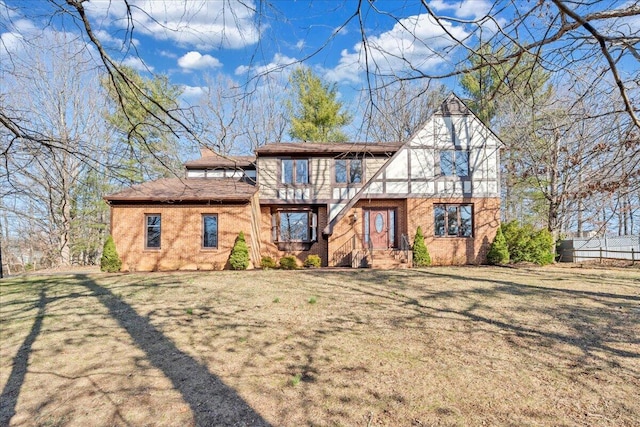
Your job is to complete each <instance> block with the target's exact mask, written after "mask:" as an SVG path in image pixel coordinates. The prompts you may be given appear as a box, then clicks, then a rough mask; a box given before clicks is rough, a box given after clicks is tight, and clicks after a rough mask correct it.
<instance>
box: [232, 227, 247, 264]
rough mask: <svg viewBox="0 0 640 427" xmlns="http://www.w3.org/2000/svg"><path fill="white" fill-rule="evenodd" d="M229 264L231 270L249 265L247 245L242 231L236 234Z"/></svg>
mask: <svg viewBox="0 0 640 427" xmlns="http://www.w3.org/2000/svg"><path fill="white" fill-rule="evenodd" d="M229 265H231V269H232V270H246V269H247V268H248V267H249V247H248V246H247V242H246V241H245V239H244V233H243V232H242V231H241V232H240V234H238V237H237V238H236V242H235V243H234V245H233V249H231V256H230V257H229Z"/></svg>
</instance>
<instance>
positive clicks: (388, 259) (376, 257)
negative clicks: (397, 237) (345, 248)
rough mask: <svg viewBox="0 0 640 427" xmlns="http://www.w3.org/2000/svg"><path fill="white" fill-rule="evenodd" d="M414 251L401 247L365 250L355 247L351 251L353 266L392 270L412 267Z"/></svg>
mask: <svg viewBox="0 0 640 427" xmlns="http://www.w3.org/2000/svg"><path fill="white" fill-rule="evenodd" d="M412 261H413V251H403V250H400V249H373V250H372V251H365V250H362V249H354V250H353V251H352V253H351V267H352V268H375V269H380V270H390V269H394V268H411V266H412V264H413V263H412Z"/></svg>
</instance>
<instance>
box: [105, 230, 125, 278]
mask: <svg viewBox="0 0 640 427" xmlns="http://www.w3.org/2000/svg"><path fill="white" fill-rule="evenodd" d="M121 267H122V260H121V259H120V257H119V256H118V251H117V250H116V244H115V242H114V241H113V237H111V235H109V236H108V237H107V240H106V241H105V242H104V247H103V248H102V258H100V270H101V271H105V272H107V273H117V272H118V271H120V268H121Z"/></svg>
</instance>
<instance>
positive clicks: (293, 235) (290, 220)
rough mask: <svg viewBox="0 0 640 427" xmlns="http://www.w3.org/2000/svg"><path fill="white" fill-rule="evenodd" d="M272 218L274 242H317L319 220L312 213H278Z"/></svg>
mask: <svg viewBox="0 0 640 427" xmlns="http://www.w3.org/2000/svg"><path fill="white" fill-rule="evenodd" d="M271 218H272V224H271V225H272V238H273V241H274V242H302V243H309V242H314V241H316V240H317V228H318V224H317V222H318V219H317V215H316V214H315V213H314V212H312V211H309V210H298V211H293V210H291V211H278V212H275V213H274V214H273V215H272V217H271Z"/></svg>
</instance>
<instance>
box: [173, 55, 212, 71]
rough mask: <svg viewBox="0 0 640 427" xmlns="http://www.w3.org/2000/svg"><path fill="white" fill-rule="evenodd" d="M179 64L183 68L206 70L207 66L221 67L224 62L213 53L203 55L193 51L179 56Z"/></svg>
mask: <svg viewBox="0 0 640 427" xmlns="http://www.w3.org/2000/svg"><path fill="white" fill-rule="evenodd" d="M178 65H179V66H180V67H181V68H182V69H183V70H204V69H205V68H219V67H222V63H221V62H220V61H218V59H217V58H214V57H213V56H211V55H202V54H201V53H200V52H196V51H191V52H188V53H186V54H184V55H183V56H181V57H180V58H178Z"/></svg>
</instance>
